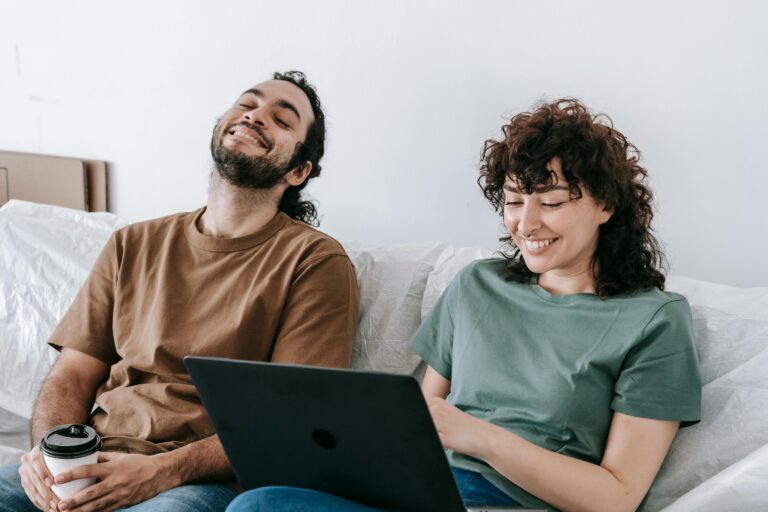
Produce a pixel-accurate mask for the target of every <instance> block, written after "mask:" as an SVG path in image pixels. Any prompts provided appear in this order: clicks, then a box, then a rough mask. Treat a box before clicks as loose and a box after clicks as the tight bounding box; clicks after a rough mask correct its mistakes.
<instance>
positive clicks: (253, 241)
mask: <svg viewBox="0 0 768 512" xmlns="http://www.w3.org/2000/svg"><path fill="white" fill-rule="evenodd" d="M205 210H206V207H205V206H204V207H202V208H200V209H199V210H196V211H194V212H193V213H192V215H190V216H189V218H188V220H187V224H186V226H185V230H184V232H185V233H186V235H187V240H189V243H190V244H191V245H192V246H193V247H195V248H197V249H202V250H204V251H210V252H235V251H242V250H245V249H250V248H251V247H255V246H257V245H259V244H262V243H264V242H266V241H267V240H269V239H270V238H272V236H273V235H274V234H275V233H277V232H278V231H280V229H282V228H283V226H285V224H286V223H287V222H288V220H289V218H288V216H287V215H286V214H285V213H283V212H277V215H275V216H274V217H272V219H271V220H270V221H269V222H267V224H266V225H265V226H264V227H262V228H261V229H260V230H258V231H256V232H255V233H251V234H250V235H246V236H241V237H237V238H217V237H215V236H210V235H206V234H204V233H201V232H200V230H199V229H198V228H197V222H198V220H200V217H201V216H202V215H203V213H204V212H205Z"/></svg>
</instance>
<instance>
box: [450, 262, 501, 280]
mask: <svg viewBox="0 0 768 512" xmlns="http://www.w3.org/2000/svg"><path fill="white" fill-rule="evenodd" d="M506 264H507V260H505V259H504V258H483V259H479V260H474V261H472V262H470V263H468V264H467V265H465V266H464V267H463V268H462V269H461V270H459V271H458V273H457V274H456V279H458V280H460V281H462V282H465V283H469V282H474V281H477V280H483V281H487V280H489V279H490V280H494V281H495V280H502V281H506V278H505V275H506Z"/></svg>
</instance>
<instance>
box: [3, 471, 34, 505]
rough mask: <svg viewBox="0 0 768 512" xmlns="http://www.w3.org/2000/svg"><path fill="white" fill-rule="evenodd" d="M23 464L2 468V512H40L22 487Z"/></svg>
mask: <svg viewBox="0 0 768 512" xmlns="http://www.w3.org/2000/svg"><path fill="white" fill-rule="evenodd" d="M19 467H21V464H8V465H7V466H0V512H38V511H37V507H36V506H35V505H33V504H32V502H31V501H29V498H27V493H25V492H24V488H23V487H22V486H21V477H20V476H19Z"/></svg>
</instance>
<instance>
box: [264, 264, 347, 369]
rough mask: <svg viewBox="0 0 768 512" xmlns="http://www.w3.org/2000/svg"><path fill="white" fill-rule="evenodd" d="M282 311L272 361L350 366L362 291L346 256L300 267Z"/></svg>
mask: <svg viewBox="0 0 768 512" xmlns="http://www.w3.org/2000/svg"><path fill="white" fill-rule="evenodd" d="M283 312H284V313H283V316H282V318H281V321H280V328H279V332H278V334H277V338H276V340H275V344H274V348H273V352H272V356H271V359H270V360H271V361H272V362H276V363H293V364H306V365H312V366H330V367H343V368H348V367H349V364H350V360H351V358H352V344H353V342H354V339H355V332H356V330H357V319H358V314H359V312H360V291H359V289H358V284H357V277H356V276H355V268H354V266H353V265H352V262H351V261H349V258H348V257H347V256H346V255H340V254H336V255H329V256H321V257H317V258H314V259H312V260H310V261H308V262H307V263H306V264H305V265H303V266H302V267H301V268H299V269H298V272H297V275H296V277H295V279H294V280H293V283H292V284H291V289H290V291H289V293H288V298H287V301H286V304H285V306H284V307H283Z"/></svg>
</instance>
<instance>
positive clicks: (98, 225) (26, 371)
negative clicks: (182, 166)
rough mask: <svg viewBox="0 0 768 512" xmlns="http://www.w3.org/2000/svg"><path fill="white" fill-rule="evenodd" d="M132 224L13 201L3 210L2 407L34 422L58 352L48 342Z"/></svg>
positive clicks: (0, 247) (0, 252)
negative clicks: (117, 233) (116, 236)
mask: <svg viewBox="0 0 768 512" xmlns="http://www.w3.org/2000/svg"><path fill="white" fill-rule="evenodd" d="M124 224H125V221H123V220H121V219H120V218H119V217H117V216H115V215H112V214H110V213H85V212H81V211H77V210H70V209H67V208H59V207H55V206H49V205H40V204H35V203H27V202H23V201H10V202H8V203H6V204H5V205H4V206H3V207H2V208H0V407H2V408H4V409H7V410H8V411H10V412H12V413H14V414H16V415H19V416H22V417H26V418H28V417H30V415H31V413H32V405H33V403H34V398H35V397H36V396H37V392H38V390H39V388H40V385H41V384H42V381H43V379H44V378H45V376H46V375H47V374H48V370H49V368H50V366H51V364H52V363H53V362H54V361H55V358H56V356H57V353H56V351H55V350H53V349H52V348H49V347H48V346H47V345H46V343H45V342H46V341H47V339H48V336H49V335H50V334H51V332H52V331H53V329H54V327H55V326H56V324H57V322H58V320H59V319H60V318H61V316H63V314H64V312H65V311H66V309H67V308H68V307H69V305H70V303H71V302H72V299H73V298H74V296H75V294H76V293H77V290H78V289H79V288H80V286H81V284H82V283H83V281H84V280H85V278H86V277H87V276H88V272H89V270H90V268H91V266H92V265H93V262H94V260H95V259H96V257H97V256H98V254H99V252H100V251H101V248H102V247H103V246H104V244H105V243H106V241H107V239H108V238H109V235H110V234H111V233H112V231H113V230H114V229H115V228H117V227H118V226H121V225H124Z"/></svg>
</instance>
